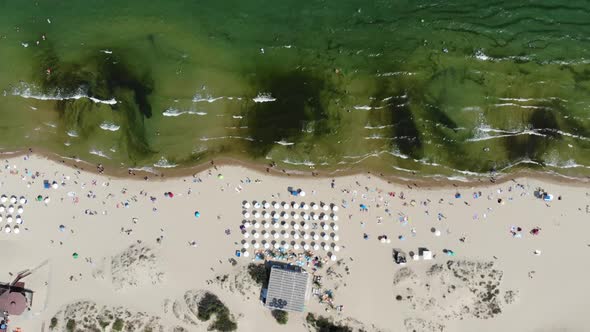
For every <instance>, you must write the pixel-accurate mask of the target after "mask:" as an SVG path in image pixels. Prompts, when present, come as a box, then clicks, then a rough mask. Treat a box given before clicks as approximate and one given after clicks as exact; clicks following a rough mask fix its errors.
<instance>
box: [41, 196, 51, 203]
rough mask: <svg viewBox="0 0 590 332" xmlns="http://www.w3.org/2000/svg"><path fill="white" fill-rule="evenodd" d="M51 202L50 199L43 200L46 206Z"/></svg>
mask: <svg viewBox="0 0 590 332" xmlns="http://www.w3.org/2000/svg"><path fill="white" fill-rule="evenodd" d="M50 201H51V199H50V198H49V197H45V198H44V199H43V203H45V204H49V202H50Z"/></svg>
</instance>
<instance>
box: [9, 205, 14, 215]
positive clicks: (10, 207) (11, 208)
mask: <svg viewBox="0 0 590 332" xmlns="http://www.w3.org/2000/svg"><path fill="white" fill-rule="evenodd" d="M13 212H14V206H12V205H10V206H9V207H8V213H13Z"/></svg>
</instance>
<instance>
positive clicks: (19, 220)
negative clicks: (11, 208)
mask: <svg viewBox="0 0 590 332" xmlns="http://www.w3.org/2000/svg"><path fill="white" fill-rule="evenodd" d="M15 222H16V223H17V224H19V225H22V223H23V219H22V218H21V217H20V216H16V219H15Z"/></svg>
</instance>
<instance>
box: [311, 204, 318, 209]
mask: <svg viewBox="0 0 590 332" xmlns="http://www.w3.org/2000/svg"><path fill="white" fill-rule="evenodd" d="M311 208H312V209H314V210H317V209H319V208H320V207H319V206H318V205H317V204H315V203H313V204H312V205H311Z"/></svg>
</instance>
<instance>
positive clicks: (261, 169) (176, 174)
mask: <svg viewBox="0 0 590 332" xmlns="http://www.w3.org/2000/svg"><path fill="white" fill-rule="evenodd" d="M27 155H36V156H40V157H42V158H46V159H48V160H50V161H52V162H55V163H58V164H62V165H66V166H68V167H70V168H73V169H77V170H81V171H86V172H90V173H93V174H100V175H105V176H108V177H112V178H116V179H132V180H143V179H145V178H146V177H147V178H149V180H152V181H153V180H158V181H165V180H166V179H178V178H182V177H186V176H193V175H195V174H198V173H202V172H205V171H207V170H210V169H215V168H216V167H218V166H238V167H243V168H246V169H247V170H249V171H254V172H256V173H258V174H260V175H270V176H278V177H281V178H293V179H308V178H317V179H329V178H340V177H348V176H357V175H370V176H374V177H376V178H379V179H381V180H383V181H386V182H387V183H389V184H399V185H407V186H408V187H410V186H412V187H417V188H431V189H437V188H441V189H444V188H450V187H454V188H469V187H476V186H477V187H489V186H493V185H499V184H504V183H507V182H510V181H514V180H515V179H519V178H527V179H535V180H539V181H543V182H549V183H553V184H566V185H571V186H587V185H588V184H590V176H580V177H573V176H567V175H562V174H558V173H554V172H541V171H534V170H518V171H516V172H514V173H502V174H498V175H497V176H495V177H493V176H489V177H487V176H486V177H483V176H482V177H472V176H471V177H465V179H466V181H461V180H455V179H450V178H448V177H445V176H443V175H428V176H420V175H417V174H415V173H414V174H412V175H410V176H407V177H404V176H398V175H385V174H383V173H379V174H378V173H374V172H371V171H365V172H363V171H359V170H356V169H349V170H342V171H335V172H326V171H308V172H305V171H299V170H292V169H291V170H289V169H287V168H277V167H271V166H270V165H268V164H266V165H263V164H259V163H256V162H250V161H244V160H239V159H236V158H231V157H220V158H217V159H214V160H210V161H209V162H203V163H201V164H199V165H195V166H188V167H186V166H183V167H179V168H176V167H174V168H168V169H165V168H164V169H165V170H164V169H163V168H158V167H155V166H154V167H153V168H154V170H156V171H157V172H155V173H154V172H150V171H146V170H141V169H134V168H123V167H120V168H115V167H104V169H103V172H99V171H98V165H102V164H93V163H91V162H89V161H85V160H82V159H78V158H75V157H66V156H62V155H59V154H57V153H54V152H50V151H46V150H43V149H39V148H29V149H27V150H21V151H2V152H0V156H1V157H3V158H4V159H10V158H14V157H21V156H27Z"/></svg>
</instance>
